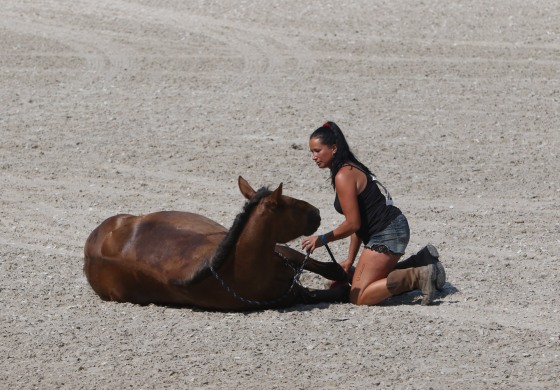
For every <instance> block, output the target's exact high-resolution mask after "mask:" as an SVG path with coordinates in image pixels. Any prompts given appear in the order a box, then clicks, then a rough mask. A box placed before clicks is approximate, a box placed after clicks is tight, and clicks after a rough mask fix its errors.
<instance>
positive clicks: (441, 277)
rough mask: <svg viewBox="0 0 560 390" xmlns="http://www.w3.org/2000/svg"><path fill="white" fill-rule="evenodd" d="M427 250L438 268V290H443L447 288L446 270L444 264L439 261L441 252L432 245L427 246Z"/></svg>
mask: <svg viewBox="0 0 560 390" xmlns="http://www.w3.org/2000/svg"><path fill="white" fill-rule="evenodd" d="M426 250H427V251H428V253H429V254H430V256H432V257H433V259H434V264H435V265H436V268H437V277H436V288H437V290H438V291H441V290H443V286H445V281H446V278H445V269H444V268H443V264H441V262H440V261H439V252H438V250H437V248H436V247H435V246H433V245H432V244H428V245H426Z"/></svg>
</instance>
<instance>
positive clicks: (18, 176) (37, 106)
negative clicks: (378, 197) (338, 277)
mask: <svg viewBox="0 0 560 390" xmlns="http://www.w3.org/2000/svg"><path fill="white" fill-rule="evenodd" d="M1 8H2V10H1V11H0V53H1V54H0V107H1V110H0V131H1V142H0V189H1V191H0V213H1V214H0V215H1V218H0V229H1V235H0V340H1V342H0V355H1V356H2V358H1V360H0V388H1V389H59V388H61V389H124V388H134V389H238V388H245V389H358V388H359V389H364V388H380V389H449V388H453V389H489V388H491V389H502V388H503V389H556V388H557V386H558V385H559V382H560V325H559V324H560V313H559V309H560V300H559V298H558V291H559V288H560V265H559V263H558V261H559V253H560V235H559V233H560V200H559V199H560V177H559V174H558V172H559V171H560V159H559V153H560V152H559V150H560V116H559V115H560V114H559V113H560V23H559V22H558V21H559V20H560V4H559V3H558V2H555V1H553V2H551V1H544V0H542V1H540V0H535V1H521V0H514V1H510V0H498V1H492V2H489V1H482V0H472V1H458V0H455V1H443V0H439V1H436V0H427V1H422V2H419V1H412V0H406V1H400V2H391V1H387V0H382V1H368V0H357V1H349V0H343V1H330V0H320V1H314V2H305V1H294V0H289V1H255V0H244V1H214V0H208V1H204V0H200V1H180V0H163V1H162V0H160V1H156V0H101V1H93V0H77V1H62V0H41V1H29V0H28V1H21V0H3V1H2V6H1ZM325 120H334V121H335V122H337V123H338V124H339V125H340V127H341V128H342V130H343V131H344V132H345V134H346V136H347V139H348V141H349V143H350V144H351V146H352V147H353V150H354V152H355V153H356V155H357V156H358V158H360V160H362V161H363V162H364V163H365V164H366V165H368V166H369V167H370V168H371V169H372V170H373V171H374V172H375V173H376V175H377V176H378V177H379V178H380V180H381V181H382V182H383V183H384V184H385V185H386V186H387V187H388V188H389V189H390V191H391V193H392V195H393V196H394V198H395V201H396V204H397V205H398V206H399V207H400V208H401V209H402V210H403V211H404V212H405V214H406V215H407V216H408V218H409V221H410V224H411V228H412V237H411V242H410V245H409V248H408V253H407V254H412V253H414V252H416V251H417V250H418V249H420V248H421V247H422V246H423V245H425V244H426V243H428V242H431V243H433V244H435V245H436V246H437V247H438V249H439V251H440V254H441V259H442V261H443V263H444V264H445V266H446V269H447V274H448V283H447V285H446V286H445V291H444V292H443V293H442V294H439V295H438V297H437V299H436V301H435V304H434V305H432V306H427V307H424V306H420V304H419V299H420V295H419V294H417V293H410V294H406V295H404V296H400V297H398V298H393V299H390V300H389V301H387V303H386V304H383V305H381V306H377V307H357V306H353V305H350V304H320V305H301V306H296V307H293V308H290V309H287V310H267V311H260V312H249V313H218V312H208V311H201V310H195V309H191V308H181V309H179V308H168V307H159V306H153V305H150V306H138V305H132V304H116V303H107V302H103V301H101V300H100V299H99V298H98V297H97V296H96V295H95V294H94V293H93V291H92V290H91V288H90V287H89V285H88V283H87V281H86V279H85V277H84V275H83V272H82V264H83V245H84V242H85V240H86V238H87V236H88V235H89V233H90V232H91V231H92V230H93V229H94V228H95V227H96V226H97V225H98V224H99V223H100V222H101V221H102V220H104V219H105V218H107V217H109V216H111V215H113V214H117V213H123V212H124V213H133V214H142V213H148V212H152V211H157V210H183V211H192V212H197V213H200V214H203V215H205V216H208V217H210V218H212V219H214V220H216V221H218V222H219V223H221V224H223V225H224V226H227V227H229V226H230V225H231V223H232V222H233V220H234V218H235V216H236V215H237V213H238V212H240V211H241V208H242V206H243V203H244V199H243V198H242V196H241V194H240V193H239V190H238V188H237V177H238V176H239V175H242V176H243V177H245V178H246V179H247V180H248V181H249V182H250V183H251V184H252V185H253V186H255V187H257V188H258V187H261V186H270V187H271V188H275V187H276V186H277V185H278V184H279V183H280V182H283V183H284V192H285V193H286V194H287V195H290V196H293V197H297V198H300V199H304V200H306V201H308V202H310V203H312V204H314V205H315V206H317V207H318V208H319V209H320V210H321V214H322V217H323V222H322V226H321V227H320V229H319V231H321V232H324V231H328V230H331V229H332V228H333V227H335V226H336V225H337V224H338V223H340V222H341V217H340V216H339V215H338V214H337V213H336V212H335V211H334V209H333V207H332V201H333V199H334V194H333V192H332V189H331V187H330V184H329V182H328V172H326V171H322V170H319V169H317V167H316V166H315V165H314V164H313V162H312V161H311V156H310V153H309V151H308V145H307V140H308V136H309V134H310V132H311V131H313V130H314V129H315V128H316V127H318V126H320V125H321V124H322V123H323V121H325ZM299 242H300V240H297V241H294V242H293V243H290V245H291V246H293V247H295V246H296V245H297V244H298V243H299ZM331 249H333V252H334V253H335V256H336V258H337V259H338V260H339V261H342V260H343V259H344V256H345V253H346V250H347V244H346V243H345V242H340V241H339V242H335V243H333V244H331ZM315 255H316V256H315V257H316V258H318V259H320V260H324V261H329V258H328V254H327V253H326V251H324V250H322V249H319V250H318V251H317V252H316V253H315ZM302 283H303V284H305V285H308V286H312V287H321V286H323V285H324V283H325V281H324V280H322V279H321V278H320V277H317V276H313V275H311V274H308V273H306V274H304V275H303V277H302Z"/></svg>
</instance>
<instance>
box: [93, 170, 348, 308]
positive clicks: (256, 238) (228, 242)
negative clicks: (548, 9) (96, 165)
mask: <svg viewBox="0 0 560 390" xmlns="http://www.w3.org/2000/svg"><path fill="white" fill-rule="evenodd" d="M238 182H239V189H240V191H241V193H242V194H243V195H244V196H245V198H246V199H247V202H246V203H245V206H244V208H243V211H242V212H241V213H240V214H239V215H237V217H236V219H235V221H234V223H233V225H232V227H231V229H230V230H229V231H228V230H227V229H226V228H224V227H223V226H221V225H220V224H218V223H217V222H214V221H212V220H210V219H208V218H206V217H204V216H202V215H198V214H193V213H187V212H179V211H162V212H157V213H153V214H148V215H143V216H133V215H128V214H121V215H115V216H113V217H110V218H108V219H107V220H105V221H104V222H102V223H101V225H99V226H98V227H97V228H96V229H95V230H94V231H93V232H92V233H91V234H90V236H89V237H88V239H87V241H86V244H85V248H84V257H85V259H84V273H85V275H86V277H87V280H88V282H89V283H90V285H91V287H92V288H93V290H94V291H95V292H96V293H97V294H98V295H99V296H100V297H101V299H103V300H108V301H117V302H132V303H137V304H149V303H155V304H163V305H173V306H194V307H199V308H205V309H216V310H256V309H265V308H280V307H286V306H290V305H294V304H298V303H318V302H347V301H348V292H349V286H348V284H347V283H342V284H341V286H340V287H339V288H334V289H327V290H312V289H308V288H305V287H303V286H302V285H300V284H299V282H298V278H299V275H300V274H301V272H302V271H303V269H305V270H308V271H311V272H313V273H316V274H319V275H321V276H323V277H325V278H327V279H331V280H346V274H345V272H344V270H343V269H342V268H341V267H340V266H339V265H338V264H336V263H334V262H329V263H324V262H320V261H317V260H314V259H311V258H308V257H306V256H305V255H303V254H302V253H300V252H298V251H296V250H294V249H291V248H289V247H287V246H285V245H279V244H285V243H287V242H288V241H291V240H293V239H295V238H298V237H300V236H302V235H310V234H312V233H313V232H315V231H316V230H317V228H318V227H319V224H320V222H321V217H320V215H319V210H318V209H316V208H315V207H313V206H312V205H310V204H309V203H307V202H304V201H302V200H298V199H294V198H290V197H288V196H285V195H282V184H280V185H279V186H278V188H277V189H276V190H274V191H269V190H268V189H266V188H261V189H260V190H259V191H255V190H253V188H251V186H250V185H249V183H247V181H246V180H245V179H243V178H242V177H239V180H238Z"/></svg>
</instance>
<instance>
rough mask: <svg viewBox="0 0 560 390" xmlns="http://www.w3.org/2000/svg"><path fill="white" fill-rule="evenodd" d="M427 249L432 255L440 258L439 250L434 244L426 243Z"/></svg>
mask: <svg viewBox="0 0 560 390" xmlns="http://www.w3.org/2000/svg"><path fill="white" fill-rule="evenodd" d="M426 249H427V250H428V253H429V254H430V256H432V257H435V258H436V259H439V252H438V250H437V248H436V247H435V246H433V245H432V244H428V245H426Z"/></svg>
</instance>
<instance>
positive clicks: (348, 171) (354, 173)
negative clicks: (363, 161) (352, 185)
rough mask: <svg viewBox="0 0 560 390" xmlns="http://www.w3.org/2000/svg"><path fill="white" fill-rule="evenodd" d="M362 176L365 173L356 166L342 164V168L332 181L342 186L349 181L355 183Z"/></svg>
mask: <svg viewBox="0 0 560 390" xmlns="http://www.w3.org/2000/svg"><path fill="white" fill-rule="evenodd" d="M364 174H365V173H364V172H363V171H362V170H361V169H360V168H358V167H357V166H355V165H353V164H344V165H343V166H342V167H340V169H339V170H338V172H337V173H336V176H335V178H334V179H335V182H336V183H339V182H340V183H342V184H343V183H345V182H349V181H351V182H355V181H357V180H358V179H359V178H361V177H362V176H363V175H364Z"/></svg>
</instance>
